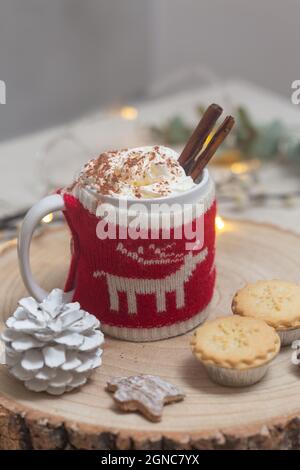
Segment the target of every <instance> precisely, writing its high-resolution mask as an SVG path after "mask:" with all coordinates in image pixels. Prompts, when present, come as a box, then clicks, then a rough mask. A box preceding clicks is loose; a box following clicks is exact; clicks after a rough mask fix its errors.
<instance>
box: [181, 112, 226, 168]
mask: <svg viewBox="0 0 300 470" xmlns="http://www.w3.org/2000/svg"><path fill="white" fill-rule="evenodd" d="M222 111H223V109H222V108H221V106H219V105H217V104H211V105H210V106H209V107H208V108H207V110H206V111H205V113H204V114H203V116H202V118H201V120H200V122H199V124H198V125H197V127H196V129H195V130H194V132H193V134H192V135H191V137H190V138H189V140H188V141H187V143H186V145H185V147H184V149H183V151H182V153H181V155H180V157H179V159H178V161H179V163H180V164H181V166H182V167H183V168H184V169H185V171H186V172H187V170H188V168H189V167H190V166H191V162H192V161H193V159H194V156H195V154H196V153H197V154H199V152H200V151H201V149H202V147H203V145H204V143H205V141H206V139H207V137H208V136H209V133H210V132H211V130H212V128H213V127H214V125H215V123H216V122H217V120H218V118H219V117H220V116H221V114H222Z"/></svg>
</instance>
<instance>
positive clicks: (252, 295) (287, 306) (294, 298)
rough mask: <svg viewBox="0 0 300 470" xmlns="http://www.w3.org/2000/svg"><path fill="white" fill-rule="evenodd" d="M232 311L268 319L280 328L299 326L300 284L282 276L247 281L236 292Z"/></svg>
mask: <svg viewBox="0 0 300 470" xmlns="http://www.w3.org/2000/svg"><path fill="white" fill-rule="evenodd" d="M232 311H233V313H235V314H237V315H242V316H245V317H253V318H258V319H261V320H264V321H266V322H267V323H268V325H270V326H273V327H274V328H275V329H276V330H286V329H290V328H293V329H294V328H299V327H300V285H298V284H294V283H292V282H285V281H280V280H278V279H273V280H270V281H257V282H254V283H252V284H247V285H246V286H245V287H243V288H242V289H241V290H239V291H238V292H237V293H236V294H235V296H234V298H233V301H232ZM294 339H295V338H294Z"/></svg>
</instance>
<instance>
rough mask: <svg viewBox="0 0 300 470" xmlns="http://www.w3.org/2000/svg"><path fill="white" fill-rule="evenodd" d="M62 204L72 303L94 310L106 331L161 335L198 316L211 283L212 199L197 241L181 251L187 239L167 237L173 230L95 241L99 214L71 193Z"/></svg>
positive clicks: (187, 326) (188, 324) (125, 335)
mask: <svg viewBox="0 0 300 470" xmlns="http://www.w3.org/2000/svg"><path fill="white" fill-rule="evenodd" d="M64 201H65V208H66V209H65V212H64V214H65V218H66V220H67V223H68V225H69V227H70V230H71V234H72V244H71V251H72V259H71V265H70V270H69V275H68V278H67V282H66V285H65V290H66V291H70V290H74V295H73V299H74V301H77V300H78V301H79V302H80V303H81V306H82V308H84V309H85V310H87V311H89V312H91V313H93V314H94V315H96V317H98V318H99V319H100V321H101V323H102V328H103V330H104V331H106V332H107V333H109V334H112V335H113V336H117V337H121V338H124V339H129V340H151V339H160V338H162V337H168V336H174V335H176V334H180V333H183V332H184V331H187V330H188V329H191V328H193V327H194V326H196V324H199V323H200V322H201V315H202V316H203V319H204V316H205V315H206V313H205V312H206V311H205V309H206V307H207V306H208V304H209V303H210V301H211V298H212V295H213V290H214V283H215V265H214V257H215V214H216V202H215V200H213V202H212V203H211V204H210V205H209V207H208V208H207V210H206V212H205V213H204V214H202V217H204V239H203V244H202V246H200V248H199V249H193V250H187V249H186V239H184V238H183V239H173V237H172V230H174V229H171V237H170V239H169V240H163V239H155V240H151V239H138V240H132V239H129V238H127V239H124V240H123V239H120V238H117V239H105V240H101V239H99V238H98V237H97V224H98V222H99V218H98V217H97V216H96V215H95V214H93V213H91V212H90V211H88V210H87V209H86V208H85V207H83V205H82V204H81V202H80V201H79V200H78V199H77V198H76V197H74V195H72V194H69V193H65V194H64ZM191 224H192V226H193V224H195V220H193V221H192V222H191ZM173 235H174V234H173Z"/></svg>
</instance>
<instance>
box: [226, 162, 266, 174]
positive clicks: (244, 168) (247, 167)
mask: <svg viewBox="0 0 300 470" xmlns="http://www.w3.org/2000/svg"><path fill="white" fill-rule="evenodd" d="M259 166H260V161H259V160H257V159H256V158H255V159H253V160H249V161H248V162H235V163H233V164H232V165H231V167H230V169H231V171H232V173H234V174H235V175H241V174H243V173H248V172H249V171H253V170H256V169H257V168H259Z"/></svg>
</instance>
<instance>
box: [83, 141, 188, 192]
mask: <svg viewBox="0 0 300 470" xmlns="http://www.w3.org/2000/svg"><path fill="white" fill-rule="evenodd" d="M177 160H178V154H177V152H175V151H173V150H171V149H170V148H167V147H162V146H158V145H157V146H154V147H137V148H133V149H122V150H115V151H108V152H105V153H102V154H101V155H99V157H97V158H95V159H93V160H90V161H89V162H88V163H87V164H86V165H85V166H84V168H83V169H82V171H81V173H80V175H79V178H78V180H77V183H78V184H81V185H83V186H85V187H86V188H88V189H90V190H92V191H93V192H96V193H98V194H108V195H112V196H116V197H119V198H133V199H149V198H159V197H167V196H172V195H178V194H180V193H182V192H185V191H188V190H189V189H191V188H192V187H194V186H195V183H194V181H193V180H192V178H191V177H190V176H187V175H186V174H185V171H184V169H183V168H182V166H181V165H180V164H179V163H178V161H177Z"/></svg>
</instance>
